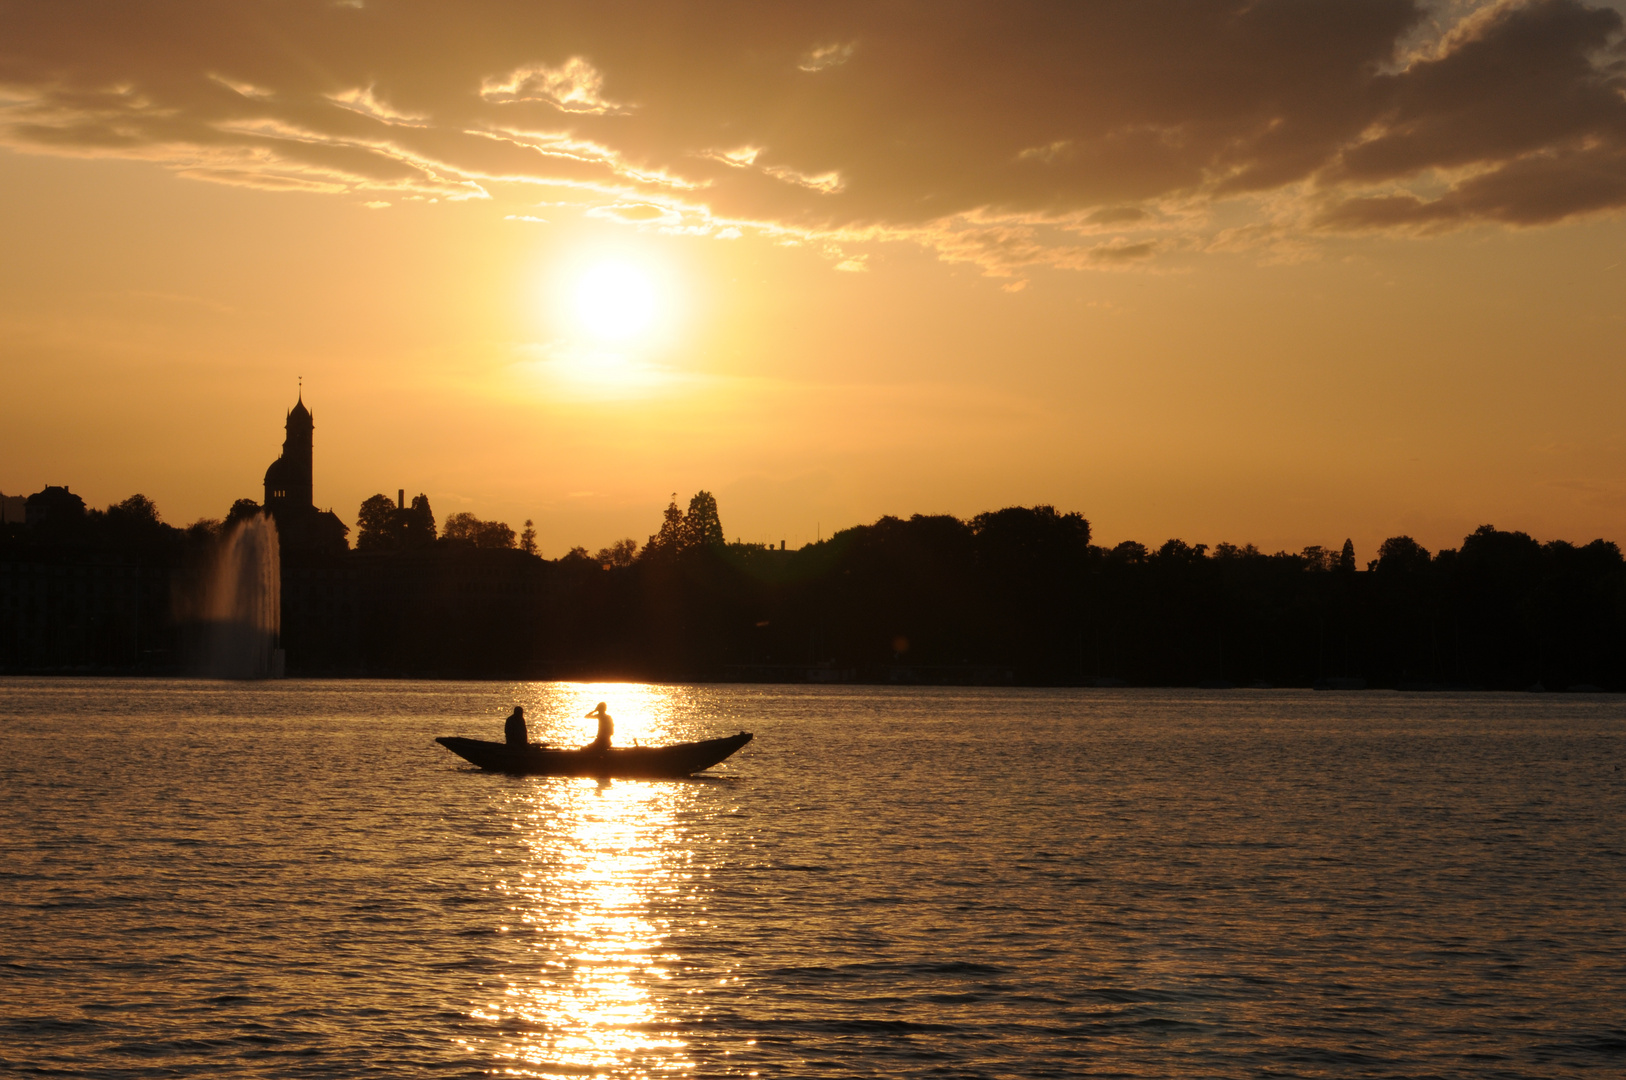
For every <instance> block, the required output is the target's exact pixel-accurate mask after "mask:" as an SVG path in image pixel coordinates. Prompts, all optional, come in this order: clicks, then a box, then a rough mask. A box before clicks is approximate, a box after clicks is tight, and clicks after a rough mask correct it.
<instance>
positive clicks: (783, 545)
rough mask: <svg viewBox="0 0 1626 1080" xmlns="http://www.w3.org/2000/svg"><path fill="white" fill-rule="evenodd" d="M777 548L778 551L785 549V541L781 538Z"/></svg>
mask: <svg viewBox="0 0 1626 1080" xmlns="http://www.w3.org/2000/svg"><path fill="white" fill-rule="evenodd" d="M779 550H780V551H784V550H785V542H784V541H783V540H781V541H779Z"/></svg>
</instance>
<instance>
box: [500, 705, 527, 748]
mask: <svg viewBox="0 0 1626 1080" xmlns="http://www.w3.org/2000/svg"><path fill="white" fill-rule="evenodd" d="M502 731H503V737H504V738H506V739H507V740H508V745H509V746H529V745H530V742H531V736H530V733H529V732H527V731H526V730H525V710H524V709H522V708H520V707H519V706H518V705H515V706H514V711H513V712H511V713H509V714H508V719H507V720H505V721H504V722H503V726H502Z"/></svg>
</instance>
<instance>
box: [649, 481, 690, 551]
mask: <svg viewBox="0 0 1626 1080" xmlns="http://www.w3.org/2000/svg"><path fill="white" fill-rule="evenodd" d="M682 550H683V511H682V510H679V509H678V504H677V492H675V491H674V492H672V501H671V502H670V503H668V504H667V505H666V512H665V513H664V514H662V515H661V527H660V531H659V532H657V533H656V534H655V535H654V536H651V537H650V538H649V543H647V544H645V545H644V554H643V557H644V558H646V559H669V558H673V557H674V556H676V555H677V554H678V553H679V552H681V551H682Z"/></svg>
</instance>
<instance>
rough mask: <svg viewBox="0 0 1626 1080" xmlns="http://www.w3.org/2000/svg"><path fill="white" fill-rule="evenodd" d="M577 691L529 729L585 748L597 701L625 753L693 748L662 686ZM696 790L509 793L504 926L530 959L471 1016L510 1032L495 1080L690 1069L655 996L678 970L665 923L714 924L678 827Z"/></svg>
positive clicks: (564, 784) (554, 787)
mask: <svg viewBox="0 0 1626 1080" xmlns="http://www.w3.org/2000/svg"><path fill="white" fill-rule="evenodd" d="M562 689H565V688H555V690H556V693H557V691H558V690H562ZM568 689H569V691H570V692H569V693H567V694H564V695H560V696H555V697H553V698H552V699H551V700H548V701H545V702H536V703H534V704H532V705H530V706H528V707H527V714H528V715H535V714H534V713H533V711H532V710H533V709H537V708H540V709H542V710H546V711H545V712H544V714H543V715H541V716H539V717H537V719H538V720H539V721H540V723H537V722H534V721H533V723H532V728H531V732H532V738H533V739H537V740H539V741H546V742H551V743H554V744H563V745H569V744H573V743H575V744H579V743H583V742H586V741H588V740H589V739H591V737H592V735H593V730H594V727H595V722H594V721H589V720H584V719H583V716H584V714H585V713H586V712H587V710H588V709H590V708H591V707H592V706H593V705H594V704H596V703H597V702H598V701H601V700H604V701H609V702H610V703H611V711H612V715H614V716H615V722H616V741H617V743H618V744H622V745H628V744H630V743H632V742H633V740H635V739H636V740H637V741H639V742H655V743H665V742H671V741H682V739H683V738H686V737H688V736H687V734H686V733H681V732H677V731H675V730H674V724H673V722H672V721H673V715H672V709H671V702H670V700H669V698H668V696H667V693H666V692H665V691H664V689H663V688H661V687H652V686H634V685H627V684H617V685H613V686H591V685H583V686H573V687H569V688H568ZM561 698H562V700H561ZM688 788H689V785H686V784H684V783H682V782H671V781H667V782H658V781H657V782H639V781H598V780H589V779H574V778H572V779H566V778H549V777H532V778H526V779H525V780H523V781H517V782H516V785H515V787H513V788H512V789H511V790H509V791H508V792H506V793H505V795H504V797H503V799H504V801H503V805H502V809H503V811H504V812H505V814H506V815H507V816H508V817H509V819H510V820H511V827H512V829H513V830H514V833H515V840H517V849H516V852H515V854H516V855H517V856H518V858H517V859H515V860H514V861H513V863H512V865H513V866H515V867H516V868H517V869H518V873H517V875H516V876H514V877H512V878H509V879H505V880H500V881H498V882H496V883H495V885H494V887H495V888H496V889H498V890H500V891H501V892H503V893H505V894H506V895H507V897H508V898H509V899H510V903H509V905H508V910H509V911H510V913H511V921H510V922H509V923H508V924H507V925H506V926H503V927H500V928H499V929H500V931H501V932H502V933H505V934H515V935H521V936H522V941H525V944H524V946H523V953H524V957H525V961H524V962H522V963H520V964H518V965H513V966H512V967H511V968H510V970H511V971H512V972H513V974H511V975H509V976H508V977H507V979H506V980H505V982H506V985H505V986H503V987H502V995H501V997H500V998H496V999H494V1000H491V1001H489V1002H487V1003H485V1004H483V1005H482V1006H481V1007H479V1008H476V1009H474V1010H472V1011H471V1014H470V1015H471V1016H472V1017H474V1018H476V1019H481V1020H486V1021H494V1022H496V1023H497V1024H498V1026H499V1027H500V1028H501V1029H502V1030H503V1031H505V1032H508V1033H510V1038H509V1039H508V1040H505V1042H504V1043H503V1044H502V1045H497V1046H491V1047H489V1048H488V1050H489V1052H490V1053H491V1055H492V1056H493V1057H494V1058H495V1059H496V1066H497V1067H496V1069H495V1071H496V1073H497V1074H499V1075H511V1076H526V1077H539V1078H555V1077H557V1078H566V1077H569V1078H578V1077H582V1076H594V1075H615V1076H634V1077H636V1076H648V1075H654V1074H662V1075H670V1074H674V1073H684V1072H688V1071H691V1070H692V1069H693V1068H694V1061H693V1059H692V1058H691V1057H690V1056H688V1055H687V1054H686V1052H685V1050H686V1048H685V1043H684V1041H683V1040H682V1039H681V1038H677V1037H675V1036H673V1035H672V1034H671V1031H670V1028H671V1025H672V1024H673V1022H674V1021H675V1019H676V1017H674V1016H672V1015H670V1014H669V1013H665V1012H663V1010H662V1007H661V998H662V995H660V994H659V992H658V988H659V987H660V985H661V984H662V983H664V982H666V981H668V980H670V978H671V974H672V968H673V966H674V965H676V964H677V963H679V961H680V959H681V958H680V957H679V956H678V955H677V954H676V953H675V952H674V951H672V949H671V946H670V941H669V938H670V935H671V931H672V927H671V925H670V919H669V918H668V916H667V915H666V914H663V913H662V912H666V913H670V912H671V911H672V910H674V909H675V908H680V909H683V910H684V911H685V914H686V916H692V917H694V918H698V919H704V917H705V915H704V904H703V901H702V898H701V897H700V896H699V894H698V891H697V889H696V887H695V886H696V880H695V879H696V874H695V873H694V872H693V869H692V864H693V861H694V851H693V845H692V844H691V843H690V842H689V839H688V837H687V835H686V829H685V827H684V825H683V824H682V823H681V822H680V821H679V816H680V814H681V812H682V810H683V807H684V804H685V803H686V802H687V801H688V800H689V799H690V798H691V795H690V793H689V791H688ZM702 876H703V875H702ZM657 909H659V910H657ZM526 939H528V940H526ZM491 988H492V989H493V990H496V989H498V987H497V986H495V985H493V986H492V987H491Z"/></svg>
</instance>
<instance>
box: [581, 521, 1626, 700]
mask: <svg viewBox="0 0 1626 1080" xmlns="http://www.w3.org/2000/svg"><path fill="white" fill-rule="evenodd" d="M671 513H672V511H671V510H669V511H668V515H669V518H670V515H671ZM558 569H559V571H560V572H561V573H562V574H563V575H564V577H565V582H564V583H562V584H563V586H564V587H563V588H561V589H560V590H559V597H560V601H561V604H562V606H563V607H565V608H567V609H571V610H575V611H577V612H580V613H581V614H582V616H583V619H582V620H581V621H580V623H579V624H578V625H579V626H581V627H582V628H583V630H584V635H583V637H582V638H580V639H579V645H578V650H577V651H578V655H579V656H580V659H581V660H582V661H583V662H584V663H587V664H589V665H592V666H598V665H605V664H611V663H612V662H613V661H614V660H615V659H616V656H615V654H614V651H615V650H619V651H620V653H619V655H620V656H621V657H624V658H625V659H626V662H628V663H629V664H630V665H632V666H635V667H636V668H637V669H638V673H643V674H659V675H667V676H678V675H682V674H699V673H707V674H713V675H715V674H724V675H729V676H732V677H734V678H751V677H773V676H774V675H776V674H777V675H781V676H783V677H787V678H814V679H817V678H821V677H829V678H835V679H840V678H859V679H865V680H872V681H873V680H890V681H903V682H909V681H919V682H955V681H979V682H980V681H999V680H1000V679H1002V678H1008V679H1009V680H1010V681H1012V682H1015V683H1022V684H1079V683H1084V684H1088V683H1105V684H1109V685H1110V684H1114V683H1123V684H1128V685H1146V686H1182V685H1183V686H1190V685H1204V684H1207V685H1237V686H1247V685H1255V684H1268V685H1280V686H1312V685H1317V684H1321V685H1329V684H1331V685H1344V686H1355V685H1361V684H1363V683H1364V684H1367V685H1373V686H1398V687H1413V688H1426V687H1450V686H1463V687H1486V688H1503V689H1527V688H1534V687H1538V686H1539V687H1541V688H1545V689H1567V688H1571V687H1576V688H1581V687H1587V686H1607V687H1611V688H1626V566H1623V563H1622V558H1621V553H1620V550H1619V548H1618V547H1617V546H1616V545H1615V544H1613V543H1610V542H1607V541H1601V540H1599V541H1593V542H1592V543H1589V544H1586V545H1584V546H1576V545H1572V544H1569V543H1565V542H1563V541H1553V542H1550V543H1546V544H1542V543H1538V542H1537V541H1536V540H1534V539H1532V538H1531V537H1529V536H1527V535H1526V534H1524V533H1520V532H1504V531H1500V530H1497V529H1495V528H1492V527H1491V526H1484V527H1482V528H1480V529H1478V530H1476V531H1475V532H1474V533H1473V534H1472V535H1470V536H1468V537H1467V538H1466V539H1465V540H1464V541H1463V544H1462V546H1461V547H1460V548H1456V549H1447V550H1444V551H1441V552H1438V553H1431V552H1429V551H1427V550H1426V549H1425V548H1423V547H1422V546H1421V545H1420V544H1418V543H1416V542H1415V541H1413V540H1412V539H1410V538H1409V537H1404V536H1400V537H1394V538H1391V539H1389V540H1387V541H1385V542H1384V544H1383V545H1382V547H1381V549H1380V550H1379V552H1378V555H1377V557H1376V558H1375V559H1372V560H1370V561H1369V562H1368V563H1367V568H1366V569H1365V570H1358V569H1357V566H1356V560H1355V556H1354V551H1353V546H1352V545H1351V544H1350V543H1349V542H1348V541H1346V542H1345V543H1344V544H1343V545H1342V547H1341V549H1339V550H1338V551H1336V552H1335V551H1334V550H1333V549H1330V548H1322V547H1309V548H1306V549H1304V550H1302V551H1300V552H1297V553H1288V552H1276V553H1274V554H1266V553H1264V552H1261V551H1259V550H1258V549H1256V548H1254V547H1252V546H1251V545H1250V546H1246V547H1238V546H1235V545H1231V544H1220V545H1217V546H1216V547H1213V548H1209V547H1207V546H1206V545H1202V544H1196V545H1193V544H1187V543H1185V542H1183V541H1180V540H1169V541H1167V542H1166V543H1164V544H1163V545H1161V546H1160V547H1158V548H1156V549H1150V548H1148V547H1146V546H1144V545H1142V544H1139V543H1134V542H1129V543H1123V544H1119V545H1117V546H1116V547H1113V548H1104V547H1100V546H1097V545H1093V544H1091V542H1090V526H1089V522H1088V521H1086V520H1085V519H1084V518H1083V517H1082V516H1080V515H1078V514H1072V513H1066V514H1064V513H1058V512H1057V511H1056V510H1054V509H1053V508H1051V507H1048V506H1038V507H1031V508H1022V507H1013V508H1009V509H1005V510H1000V511H996V512H992V513H986V514H980V515H977V516H976V517H974V518H972V519H970V520H968V521H967V520H960V519H958V518H954V517H948V516H920V515H917V516H915V517H912V518H910V519H908V520H901V519H898V518H893V517H886V518H882V519H881V520H879V521H877V522H876V523H874V524H873V525H865V526H859V527H856V528H852V529H847V530H844V531H842V532H840V533H837V534H836V535H835V536H833V537H832V538H830V539H829V540H826V541H823V542H822V543H818V544H813V545H809V546H807V547H804V548H802V549H800V550H798V551H794V552H780V551H774V550H771V549H766V548H762V547H757V546H754V545H731V544H723V543H719V542H715V541H714V542H710V543H689V544H687V545H684V546H682V547H681V548H680V549H679V550H677V551H675V552H668V553H663V554H661V555H659V556H656V557H650V556H649V555H648V554H647V553H646V554H645V555H644V556H643V557H640V558H638V559H637V560H635V561H633V562H632V563H630V564H627V565H620V566H617V565H609V564H606V562H604V561H603V560H601V559H594V558H585V557H583V555H582V553H576V554H575V555H573V556H570V557H567V558H565V559H562V560H560V561H559V564H558ZM568 645H569V643H568V642H565V641H561V642H558V643H557V646H558V647H559V648H561V649H564V648H568ZM826 673H828V674H826Z"/></svg>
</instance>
